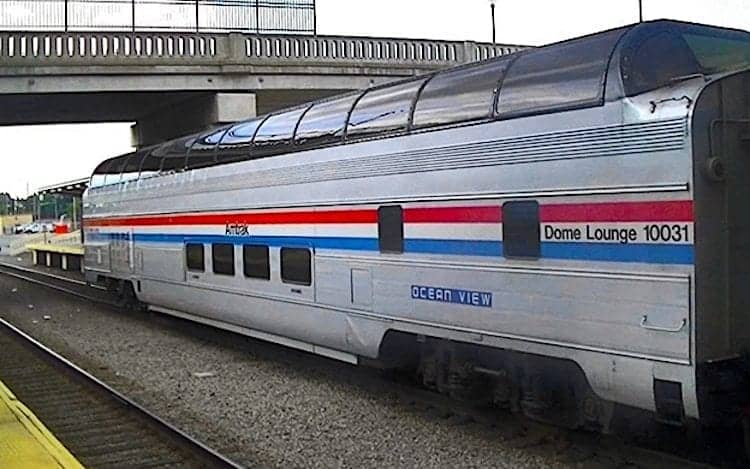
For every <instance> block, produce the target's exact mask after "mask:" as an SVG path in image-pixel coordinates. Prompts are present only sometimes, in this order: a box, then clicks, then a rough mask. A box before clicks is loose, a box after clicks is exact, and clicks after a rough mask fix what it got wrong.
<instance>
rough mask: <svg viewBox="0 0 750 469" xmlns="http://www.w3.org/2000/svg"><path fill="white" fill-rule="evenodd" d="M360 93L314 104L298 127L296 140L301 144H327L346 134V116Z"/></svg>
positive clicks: (338, 139)
mask: <svg viewBox="0 0 750 469" xmlns="http://www.w3.org/2000/svg"><path fill="white" fill-rule="evenodd" d="M358 96H359V94H352V95H348V96H343V97H341V98H337V99H332V100H330V101H323V102H320V103H317V104H314V105H313V107H312V108H310V110H309V111H307V112H306V113H305V115H304V116H303V117H302V120H301V121H300V123H299V126H298V127H297V133H296V134H295V135H294V142H295V143H297V144H299V145H309V144H321V145H322V144H326V143H331V142H337V141H340V140H341V138H342V137H343V136H344V129H345V128H346V118H347V116H348V115H349V111H350V110H351V108H352V105H353V104H354V101H355V100H356V99H357V97H358Z"/></svg>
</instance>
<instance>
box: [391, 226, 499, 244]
mask: <svg viewBox="0 0 750 469" xmlns="http://www.w3.org/2000/svg"><path fill="white" fill-rule="evenodd" d="M404 237H405V238H412V239H414V238H416V239H450V240H453V239H469V240H472V241H502V239H503V226H502V224H500V223H405V224H404Z"/></svg>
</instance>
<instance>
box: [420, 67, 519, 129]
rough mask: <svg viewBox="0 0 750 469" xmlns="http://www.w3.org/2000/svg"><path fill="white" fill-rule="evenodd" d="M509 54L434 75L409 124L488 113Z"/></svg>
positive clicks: (445, 121) (451, 120)
mask: <svg viewBox="0 0 750 469" xmlns="http://www.w3.org/2000/svg"><path fill="white" fill-rule="evenodd" d="M513 57H514V56H506V57H501V58H498V59H494V60H491V61H489V62H483V63H481V64H475V65H470V66H467V67H461V68H455V69H451V70H447V71H445V72H440V73H438V74H437V75H435V76H434V77H433V78H432V79H431V80H430V81H428V82H427V84H426V85H425V87H424V89H423V90H422V92H421V93H420V95H419V99H417V104H416V106H415V108H414V117H413V120H412V127H414V128H421V127H430V126H434V125H443V124H452V123H455V122H463V121H468V120H472V119H482V118H487V117H490V116H491V115H492V111H493V109H492V108H493V105H494V102H493V98H494V97H495V90H496V89H497V86H498V84H499V83H500V80H501V79H502V77H503V76H504V75H505V71H506V70H507V68H508V64H509V63H510V62H511V60H513Z"/></svg>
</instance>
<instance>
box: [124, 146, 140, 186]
mask: <svg viewBox="0 0 750 469" xmlns="http://www.w3.org/2000/svg"><path fill="white" fill-rule="evenodd" d="M143 156H144V153H143V152H142V151H141V152H136V153H133V154H131V155H130V157H128V159H127V160H126V161H125V165H124V166H123V167H122V174H121V175H120V182H126V181H132V180H134V179H138V173H139V171H140V169H141V161H142V160H143Z"/></svg>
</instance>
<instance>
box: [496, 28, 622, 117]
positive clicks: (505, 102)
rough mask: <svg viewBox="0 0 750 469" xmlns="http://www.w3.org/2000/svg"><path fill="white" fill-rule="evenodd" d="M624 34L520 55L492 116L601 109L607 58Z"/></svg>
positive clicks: (608, 34)
mask: <svg viewBox="0 0 750 469" xmlns="http://www.w3.org/2000/svg"><path fill="white" fill-rule="evenodd" d="M626 30H627V28H620V29H615V30H612V31H608V32H605V33H600V34H595V35H591V36H586V37H582V38H578V39H573V40H570V41H566V42H561V43H559V44H553V45H551V46H547V47H540V48H539V49H527V50H525V51H523V52H521V54H520V55H519V56H518V58H517V59H516V60H514V61H513V62H512V63H511V64H510V66H509V68H508V71H507V73H506V74H505V78H504V79H503V82H502V84H501V85H500V92H499V93H498V98H497V104H496V109H497V115H498V116H500V117H515V116H521V115H527V114H536V113H540V112H549V111H554V110H563V109H572V108H576V107H586V106H598V105H602V104H603V103H604V85H605V79H606V75H607V68H608V65H609V59H610V56H611V55H612V51H613V50H614V48H615V46H616V45H617V41H618V40H619V39H620V37H621V36H622V35H623V33H624V32H625V31H626Z"/></svg>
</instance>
